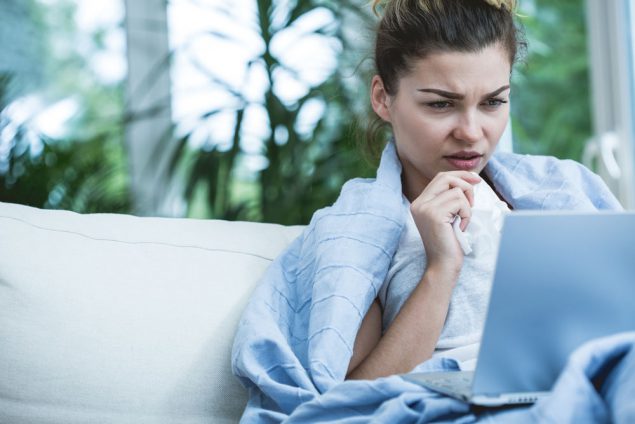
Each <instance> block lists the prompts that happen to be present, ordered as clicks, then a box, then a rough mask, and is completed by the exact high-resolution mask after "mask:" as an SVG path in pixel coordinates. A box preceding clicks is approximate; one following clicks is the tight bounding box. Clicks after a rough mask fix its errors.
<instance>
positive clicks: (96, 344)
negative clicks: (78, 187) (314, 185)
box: [0, 203, 302, 424]
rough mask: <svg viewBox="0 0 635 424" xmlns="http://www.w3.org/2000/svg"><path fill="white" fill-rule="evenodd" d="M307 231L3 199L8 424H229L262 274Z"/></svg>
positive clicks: (0, 298)
mask: <svg viewBox="0 0 635 424" xmlns="http://www.w3.org/2000/svg"><path fill="white" fill-rule="evenodd" d="M301 230H302V227H299V226H298V227H284V226H280V225H274V224H258V223H247V222H228V221H218V220H194V219H170V218H138V217H134V216H127V215H115V214H95V215H79V214H75V213H72V212H67V211H51V210H40V209H35V208H29V207H25V206H21V205H14V204H7V203H0V423H12V424H20V423H29V424H33V423H64V424H72V423H135V424H143V423H179V424H189V423H197V424H198V423H230V422H232V423H233V422H237V421H238V418H239V417H240V414H241V412H242V410H243V408H244V405H245V401H246V397H247V394H246V392H245V390H244V389H243V388H242V386H241V385H240V384H239V382H238V381H237V380H236V379H235V377H233V376H232V374H231V369H230V351H231V344H232V339H233V334H234V330H235V327H236V325H237V322H238V319H239V316H240V314H241V312H242V310H243V308H244V306H245V304H246V302H247V299H248V298H249V295H250V293H251V291H252V289H253V287H254V285H255V284H256V282H257V281H258V279H259V277H260V275H261V274H262V273H263V271H264V270H265V268H266V267H267V266H268V265H269V264H270V262H271V260H272V259H273V258H274V257H275V256H276V255H278V254H279V253H280V252H281V251H282V250H283V249H284V248H285V247H286V246H287V245H288V244H289V243H290V242H291V240H293V239H294V238H295V237H296V236H297V235H298V234H299V233H300V232H301Z"/></svg>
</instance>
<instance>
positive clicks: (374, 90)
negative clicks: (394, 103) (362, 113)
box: [370, 75, 390, 122]
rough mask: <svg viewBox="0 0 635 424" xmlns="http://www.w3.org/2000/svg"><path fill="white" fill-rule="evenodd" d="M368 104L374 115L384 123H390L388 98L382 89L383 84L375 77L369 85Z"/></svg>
mask: <svg viewBox="0 0 635 424" xmlns="http://www.w3.org/2000/svg"><path fill="white" fill-rule="evenodd" d="M370 103H371V105H372V106H373V110H374V111H375V113H376V114H377V115H378V116H379V117H380V118H381V119H383V120H384V121H386V122H390V109H389V108H388V106H389V104H390V96H389V95H388V93H387V92H386V89H385V88H384V82H383V81H382V80H381V78H380V77H379V75H375V76H374V77H373V80H372V81H371V83H370Z"/></svg>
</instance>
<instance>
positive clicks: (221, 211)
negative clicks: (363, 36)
mask: <svg viewBox="0 0 635 424" xmlns="http://www.w3.org/2000/svg"><path fill="white" fill-rule="evenodd" d="M257 3H258V12H257V19H256V22H257V24H258V32H259V35H260V38H261V40H262V42H263V45H264V49H263V51H262V53H261V55H260V56H259V57H256V58H253V60H251V61H250V63H249V66H254V65H255V64H264V68H265V70H266V73H267V77H268V82H269V84H268V88H267V90H266V92H265V93H264V103H265V109H266V113H267V118H268V126H269V130H270V131H269V135H268V136H267V137H266V138H265V139H264V140H263V141H262V142H263V155H264V156H265V157H266V159H267V166H266V167H265V168H264V169H262V170H261V171H259V172H258V173H257V174H256V175H255V176H254V177H252V178H251V179H249V178H247V179H242V180H240V179H239V177H238V172H237V170H238V167H239V165H240V161H241V157H242V156H243V151H242V147H241V136H242V134H243V132H244V130H245V129H244V127H243V126H244V119H243V117H244V113H245V110H246V108H247V107H248V106H249V104H250V102H249V101H248V100H246V98H245V96H242V94H241V93H235V92H232V93H231V94H233V95H234V96H235V97H238V98H239V99H240V101H241V104H240V106H239V107H238V108H234V109H230V107H229V106H228V107H227V109H225V110H233V114H234V115H235V120H234V129H233V138H232V142H231V147H230V148H229V149H226V150H220V149H219V148H218V147H217V146H216V145H214V140H212V143H211V145H212V147H211V148H210V147H207V146H204V147H202V148H200V149H199V150H198V151H192V150H191V148H189V147H188V142H189V139H190V137H191V135H192V134H189V135H187V136H185V137H184V138H183V139H182V140H181V141H180V145H179V148H177V149H176V152H177V153H176V155H175V157H174V159H173V167H172V170H173V172H174V175H177V176H180V175H181V174H180V173H178V172H177V170H179V169H182V167H183V166H185V168H186V171H185V173H186V175H187V183H186V189H185V198H186V199H187V200H188V204H189V205H190V211H189V214H190V216H192V215H193V210H196V211H197V213H198V214H200V213H201V211H203V214H204V215H203V216H204V217H211V218H221V219H249V220H258V221H266V222H276V223H281V224H306V223H307V222H308V221H309V219H310V218H311V216H312V215H313V213H314V212H315V210H316V209H319V208H321V207H324V206H326V205H328V204H331V203H332V202H333V201H334V200H335V198H336V197H337V195H338V194H339V190H340V188H341V186H342V184H343V183H344V182H345V181H346V180H348V179H350V178H352V177H357V176H368V175H371V174H372V173H373V170H371V169H370V168H369V167H368V165H367V164H366V163H365V162H364V161H363V160H361V158H360V156H359V153H358V152H357V151H356V146H355V133H354V131H353V130H352V126H351V123H355V122H356V121H358V120H359V116H360V114H359V112H356V111H355V109H354V107H353V106H352V105H354V104H355V103H356V102H358V98H357V97H358V96H359V92H358V91H355V90H353V89H352V87H351V82H350V79H351V78H350V75H352V74H353V73H354V71H353V70H352V69H350V68H347V67H345V66H342V64H344V63H345V62H344V60H343V59H342V57H340V58H339V59H340V67H338V70H337V71H336V72H335V73H334V74H333V75H332V76H331V77H330V78H328V79H327V80H326V81H325V82H324V83H322V84H319V85H317V86H312V87H310V89H309V91H308V93H307V94H306V95H304V96H303V97H302V98H300V99H299V100H297V102H294V103H293V104H286V103H285V102H284V101H283V100H282V99H281V98H280V97H279V96H278V94H277V93H276V91H275V89H274V80H273V75H274V73H275V72H276V70H278V69H284V68H285V65H284V64H283V63H282V62H281V61H280V59H279V58H278V57H276V56H275V55H274V54H272V52H271V44H272V41H273V39H274V37H275V36H276V35H277V34H279V33H281V32H283V31H284V30H285V29H287V28H289V27H291V26H292V25H294V24H295V23H296V22H297V21H298V20H300V19H302V18H303V17H304V16H306V15H307V14H308V13H311V12H312V11H314V10H315V9H316V8H318V7H323V8H326V9H328V10H329V11H330V12H331V13H332V14H333V16H334V20H335V22H334V23H333V24H331V25H327V26H326V27H322V28H319V29H317V30H315V31H314V32H313V33H315V34H322V35H325V36H328V37H332V38H333V39H336V40H339V41H340V43H342V44H343V45H345V43H346V40H345V37H344V36H343V34H342V27H341V26H342V23H343V21H344V19H345V15H344V14H345V13H347V11H348V12H350V11H351V10H356V11H359V10H361V9H360V8H358V7H353V5H352V4H348V3H347V2H325V1H317V0H298V1H296V2H291V3H290V4H288V3H284V2H275V1H272V0H259V1H258V2H257ZM282 8H285V10H281V9H282ZM357 13H359V12H357ZM280 15H283V16H285V19H284V20H282V22H280V20H279V19H278V20H277V21H276V20H275V16H280ZM274 22H277V23H274ZM218 36H219V37H225V38H230V36H229V35H226V34H219V35H218ZM342 51H345V49H342ZM287 70H288V69H287ZM289 71H291V72H293V71H292V70H289ZM214 82H216V83H217V81H214ZM221 86H222V85H221ZM311 102H314V103H315V102H319V103H322V104H324V105H326V112H325V113H324V114H323V115H322V116H321V117H320V118H319V120H318V122H317V124H316V126H315V129H314V130H313V131H312V132H311V134H310V135H306V134H304V133H303V132H302V131H300V130H299V129H298V124H299V116H300V114H301V112H302V110H303V108H304V107H305V106H306V105H308V104H309V103H311ZM221 111H222V109H221V110H214V111H210V112H209V113H208V114H206V115H207V116H212V115H215V114H216V113H220V112H221ZM280 134H284V136H283V137H281V136H280ZM237 182H238V184H236V183H237ZM245 185H250V186H251V189H247V190H245V189H244V188H245ZM241 190H242V193H243V195H240V193H241ZM201 191H203V194H201ZM197 199H204V201H205V202H207V205H208V207H207V208H203V209H200V208H199V209H196V208H197V202H196V200H197Z"/></svg>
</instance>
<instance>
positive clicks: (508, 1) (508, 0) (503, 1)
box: [485, 0, 516, 12]
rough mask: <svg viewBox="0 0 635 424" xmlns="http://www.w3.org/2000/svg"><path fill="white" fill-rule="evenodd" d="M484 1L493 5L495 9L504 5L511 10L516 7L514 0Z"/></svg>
mask: <svg viewBox="0 0 635 424" xmlns="http://www.w3.org/2000/svg"><path fill="white" fill-rule="evenodd" d="M485 3H487V4H489V5H490V6H494V7H495V8H497V9H500V8H501V7H504V8H505V9H507V10H508V11H510V12H512V11H513V10H514V9H515V8H516V0H485Z"/></svg>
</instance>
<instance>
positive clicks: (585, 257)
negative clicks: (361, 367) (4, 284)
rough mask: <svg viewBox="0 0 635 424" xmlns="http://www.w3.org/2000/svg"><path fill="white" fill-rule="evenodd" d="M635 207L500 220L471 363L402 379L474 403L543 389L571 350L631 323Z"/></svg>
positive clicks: (506, 400) (528, 399)
mask: <svg viewBox="0 0 635 424" xmlns="http://www.w3.org/2000/svg"><path fill="white" fill-rule="evenodd" d="M634 305H635V212H594V213H576V212H544V211H542V212H538V211H535V212H512V213H510V214H508V215H507V216H506V218H505V221H504V224H503V229H502V233H501V240H500V246H499V250H498V257H497V262H496V270H495V272H494V277H493V283H492V289H491V294H490V300H489V305H488V311H487V318H486V320H485V326H484V329H483V336H482V339H481V345H480V349H479V352H478V359H477V364H476V368H475V369H474V371H469V372H468V371H457V372H434V373H411V374H407V375H403V376H402V377H403V378H404V379H406V380H408V381H412V382H414V383H417V384H420V385H422V386H425V387H428V388H430V389H432V390H436V391H438V392H441V393H444V394H447V395H450V396H452V397H455V398H457V399H461V400H463V401H466V402H469V403H471V404H474V405H480V406H502V405H510V404H528V403H533V402H535V401H536V400H538V399H540V398H541V397H544V396H547V395H548V394H549V391H550V390H551V388H552V387H553V385H554V383H555V381H556V379H557V378H558V375H559V374H560V371H561V370H562V369H563V368H564V366H565V364H566V362H567V359H568V357H569V355H570V353H571V352H572V351H573V350H575V349H576V348H577V347H579V346H580V345H581V344H583V343H584V342H586V341H589V340H591V339H594V338H597V337H602V336H607V335H610V334H614V333H618V332H624V331H633V330H635V307H634Z"/></svg>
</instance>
